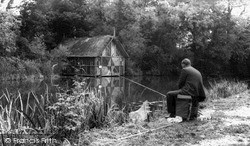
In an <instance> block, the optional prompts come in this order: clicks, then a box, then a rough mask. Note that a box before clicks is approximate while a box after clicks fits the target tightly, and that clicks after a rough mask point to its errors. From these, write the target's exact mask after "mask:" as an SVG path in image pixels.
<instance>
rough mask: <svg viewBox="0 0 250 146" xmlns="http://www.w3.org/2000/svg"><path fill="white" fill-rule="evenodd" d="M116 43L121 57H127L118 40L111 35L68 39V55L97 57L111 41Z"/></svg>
mask: <svg viewBox="0 0 250 146" xmlns="http://www.w3.org/2000/svg"><path fill="white" fill-rule="evenodd" d="M111 42H113V43H115V44H116V46H117V47H116V48H117V49H118V51H119V52H120V53H121V55H122V56H123V57H126V58H127V57H129V56H128V53H127V52H126V50H125V49H124V47H123V45H122V44H121V43H120V41H119V40H118V39H117V38H116V37H114V36H111V35H105V36H95V37H92V38H77V39H75V40H71V41H68V42H67V43H66V46H68V48H69V51H70V55H69V57H99V56H102V52H103V50H104V49H105V48H106V47H107V46H108V45H109V44H110V43H111Z"/></svg>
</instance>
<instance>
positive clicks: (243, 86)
mask: <svg viewBox="0 0 250 146" xmlns="http://www.w3.org/2000/svg"><path fill="white" fill-rule="evenodd" d="M210 86H211V88H210V89H209V90H208V97H209V98H210V99H219V98H227V97H229V96H231V95H236V94H239V93H241V92H244V91H246V90H247V88H248V85H247V83H245V82H240V81H229V80H221V81H217V82H214V83H211V82H210Z"/></svg>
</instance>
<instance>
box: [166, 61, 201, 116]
mask: <svg viewBox="0 0 250 146" xmlns="http://www.w3.org/2000/svg"><path fill="white" fill-rule="evenodd" d="M181 66H182V70H181V75H180V77H179V81H178V88H179V89H178V90H174V91H169V92H168V93H167V110H168V113H170V116H169V117H172V118H174V117H175V116H176V99H177V95H178V94H179V95H189V96H191V97H192V106H197V107H198V104H199V101H204V100H205V98H206V95H205V91H204V85H203V81H202V75H201V73H200V72H199V71H198V70H197V69H195V68H194V67H192V66H191V61H190V60H189V59H187V58H186V59H184V60H182V62H181ZM190 112H191V111H190ZM195 116H196V117H197V113H196V115H194V118H195ZM183 120H185V119H183Z"/></svg>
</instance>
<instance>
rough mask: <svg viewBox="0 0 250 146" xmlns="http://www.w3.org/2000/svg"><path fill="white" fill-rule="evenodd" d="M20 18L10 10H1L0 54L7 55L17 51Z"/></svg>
mask: <svg viewBox="0 0 250 146" xmlns="http://www.w3.org/2000/svg"><path fill="white" fill-rule="evenodd" d="M19 25H20V23H19V21H18V19H17V18H16V17H15V16H14V15H13V14H11V13H9V12H0V54H1V55H3V56H5V55H7V54H10V53H13V52H14V51H16V44H15V43H16V38H17V36H18V33H19V31H18V29H19Z"/></svg>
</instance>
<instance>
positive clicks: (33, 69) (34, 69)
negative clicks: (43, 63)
mask: <svg viewBox="0 0 250 146" xmlns="http://www.w3.org/2000/svg"><path fill="white" fill-rule="evenodd" d="M24 64H25V70H26V75H34V74H35V75H36V74H39V73H40V70H39V68H38V66H39V65H40V64H39V63H37V62H35V61H33V60H26V61H24Z"/></svg>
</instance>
